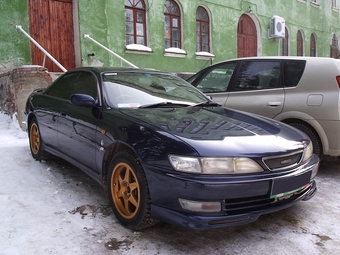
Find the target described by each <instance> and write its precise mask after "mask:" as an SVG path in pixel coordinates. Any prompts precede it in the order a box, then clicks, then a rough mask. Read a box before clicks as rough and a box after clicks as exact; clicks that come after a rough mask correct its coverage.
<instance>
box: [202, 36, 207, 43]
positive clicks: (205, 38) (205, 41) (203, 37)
mask: <svg viewBox="0 0 340 255" xmlns="http://www.w3.org/2000/svg"><path fill="white" fill-rule="evenodd" d="M208 42H209V37H208V35H207V34H204V35H202V44H207V43H208Z"/></svg>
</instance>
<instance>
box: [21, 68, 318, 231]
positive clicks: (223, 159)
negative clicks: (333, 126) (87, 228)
mask: <svg viewBox="0 0 340 255" xmlns="http://www.w3.org/2000/svg"><path fill="white" fill-rule="evenodd" d="M25 113H26V116H27V125H28V134H29V142H30V149H31V153H32V156H33V157H34V158H35V159H36V160H42V159H44V158H46V157H47V156H48V155H49V154H53V155H56V156H58V157H60V158H63V159H65V160H67V161H69V162H70V163H72V164H73V165H75V166H77V167H78V168H80V169H82V170H83V171H84V172H86V173H87V174H88V175H89V176H91V177H92V178H94V179H95V180H96V181H98V182H99V183H100V184H101V185H102V186H103V187H104V189H106V190H107V191H108V195H109V199H110V202H111V204H112V208H113V211H114V213H115V215H116V217H117V219H118V220H119V221H120V222H121V224H122V225H124V226H126V227H128V228H130V229H134V230H140V229H143V228H146V227H149V226H152V225H154V224H155V223H157V222H158V221H159V220H161V221H165V222H169V223H172V224H176V225H180V226H186V227H191V228H217V227H225V226H235V225H241V224H246V223H249V222H252V221H255V220H256V219H257V218H258V217H259V216H260V215H261V214H265V213H270V212H274V211H278V210H281V209H283V208H287V207H289V206H292V205H293V204H295V203H296V202H298V201H300V200H308V199H310V198H311V197H312V196H313V195H314V194H315V192H316V184H315V181H314V177H315V176H316V174H317V172H318V168H319V158H318V156H316V155H314V154H313V147H312V143H311V142H310V140H309V138H308V137H307V136H306V135H305V134H303V133H302V132H300V131H298V130H297V129H294V128H292V127H290V126H288V125H285V124H284V123H281V122H277V121H274V120H271V119H267V118H265V117H260V116H256V115H253V114H249V113H245V112H240V111H235V110H232V109H228V108H224V107H221V106H220V105H218V104H216V103H214V102H213V101H211V100H210V99H209V98H207V97H206V96H205V95H204V94H203V93H201V92H200V91H199V90H197V89H196V88H194V87H193V86H192V85H190V84H189V83H187V82H186V81H184V80H182V79H181V78H179V77H177V76H174V75H170V74H167V73H161V72H156V71H150V70H141V69H127V68H95V67H87V68H78V69H74V70H72V71H69V72H67V73H65V74H63V75H62V76H61V77H59V78H58V79H57V80H56V81H55V82H54V83H52V84H51V85H50V86H49V87H48V88H47V89H42V90H36V91H34V93H32V94H31V95H30V96H29V98H28V100H27V105H26V110H25Z"/></svg>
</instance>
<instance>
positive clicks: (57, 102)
mask: <svg viewBox="0 0 340 255" xmlns="http://www.w3.org/2000/svg"><path fill="white" fill-rule="evenodd" d="M76 77H77V74H66V75H64V76H63V77H61V78H59V79H58V80H56V81H55V82H54V83H53V84H52V85H51V86H50V87H48V88H47V89H46V91H45V92H44V94H43V95H41V96H37V97H35V99H34V100H35V102H32V103H33V104H34V105H35V106H36V118H37V121H38V124H39V129H40V134H41V139H42V140H43V142H44V144H46V145H47V146H49V147H51V148H53V149H55V150H59V141H58V118H59V114H60V108H61V106H62V104H63V102H64V101H65V98H67V88H68V84H70V83H73V82H74V80H75V79H76Z"/></svg>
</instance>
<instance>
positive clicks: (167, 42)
mask: <svg viewBox="0 0 340 255" xmlns="http://www.w3.org/2000/svg"><path fill="white" fill-rule="evenodd" d="M164 42H165V48H166V49H167V48H170V47H171V46H170V39H165V40H164Z"/></svg>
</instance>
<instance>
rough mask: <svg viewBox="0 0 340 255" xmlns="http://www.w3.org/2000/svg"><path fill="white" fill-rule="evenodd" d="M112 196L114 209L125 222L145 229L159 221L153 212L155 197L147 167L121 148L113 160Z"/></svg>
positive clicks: (136, 228)
mask: <svg viewBox="0 0 340 255" xmlns="http://www.w3.org/2000/svg"><path fill="white" fill-rule="evenodd" d="M108 196H109V199H110V204H111V206H112V209H113V212H114V214H115V216H116V218H117V219H118V220H119V221H120V223H121V224H122V225H123V226H125V227H127V228H129V229H132V230H141V229H144V228H148V227H151V226H153V225H155V224H156V223H158V220H156V219H153V218H151V216H150V206H151V199H150V194H149V188H148V184H147V180H146V177H145V174H144V171H143V168H142V166H141V164H140V163H139V161H138V159H137V158H136V157H135V156H133V155H132V154H130V153H129V152H126V151H122V152H119V153H117V154H116V155H115V156H114V158H113V159H112V161H111V164H110V168H109V173H108Z"/></svg>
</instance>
